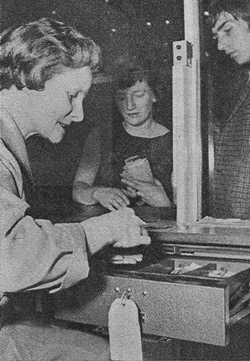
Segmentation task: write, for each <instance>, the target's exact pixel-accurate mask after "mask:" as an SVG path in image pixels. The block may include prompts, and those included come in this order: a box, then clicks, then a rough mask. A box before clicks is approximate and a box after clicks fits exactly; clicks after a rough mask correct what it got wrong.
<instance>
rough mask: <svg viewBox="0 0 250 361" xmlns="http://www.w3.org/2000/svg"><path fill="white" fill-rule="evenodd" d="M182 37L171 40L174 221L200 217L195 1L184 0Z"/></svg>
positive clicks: (196, 3)
mask: <svg viewBox="0 0 250 361" xmlns="http://www.w3.org/2000/svg"><path fill="white" fill-rule="evenodd" d="M184 22H185V40H183V41H178V42H174V43H173V47H174V48H173V54H174V66H173V137H174V149H173V151H174V176H173V185H174V188H176V193H177V196H176V200H177V225H178V226H179V227H182V226H186V225H188V224H190V223H194V222H196V221H197V220H199V219H200V217H201V169H202V150H201V132H200V129H201V125H200V43H199V1H198V0H184Z"/></svg>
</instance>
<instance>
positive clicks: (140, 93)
mask: <svg viewBox="0 0 250 361" xmlns="http://www.w3.org/2000/svg"><path fill="white" fill-rule="evenodd" d="M145 93H146V92H145V90H142V91H139V92H135V94H134V95H135V96H136V97H138V98H142V97H143V96H144V95H145Z"/></svg>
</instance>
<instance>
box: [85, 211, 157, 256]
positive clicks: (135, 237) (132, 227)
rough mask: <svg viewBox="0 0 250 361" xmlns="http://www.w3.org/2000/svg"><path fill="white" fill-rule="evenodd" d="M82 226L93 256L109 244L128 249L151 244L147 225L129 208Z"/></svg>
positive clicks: (94, 219) (89, 221)
mask: <svg viewBox="0 0 250 361" xmlns="http://www.w3.org/2000/svg"><path fill="white" fill-rule="evenodd" d="M81 224H82V226H83V228H84V231H85V234H86V237H87V243H88V248H89V251H90V253H91V254H94V253H95V252H97V251H99V250H100V249H101V248H102V247H103V246H105V245H108V244H110V245H111V244H113V246H114V247H123V248H128V247H136V246H139V245H148V244H150V242H151V240H150V238H149V236H148V233H147V231H146V229H145V228H143V225H144V224H145V223H144V222H143V221H142V220H141V219H140V218H139V217H137V216H136V215H135V213H134V211H133V209H131V208H128V207H127V208H123V209H119V210H118V211H114V212H110V213H108V214H104V215H102V216H99V217H93V218H89V219H87V220H86V221H83V222H81Z"/></svg>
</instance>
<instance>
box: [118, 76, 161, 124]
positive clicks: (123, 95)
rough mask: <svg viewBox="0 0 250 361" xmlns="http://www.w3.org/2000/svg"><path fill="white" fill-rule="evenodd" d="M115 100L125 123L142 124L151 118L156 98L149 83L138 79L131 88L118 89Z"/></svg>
mask: <svg viewBox="0 0 250 361" xmlns="http://www.w3.org/2000/svg"><path fill="white" fill-rule="evenodd" d="M115 101H116V104H117V107H118V109H119V111H120V113H121V115H122V116H123V119H124V121H125V123H127V124H128V125H132V126H140V125H142V124H144V123H145V122H146V121H147V120H149V119H151V117H152V106H153V103H154V102H155V101H156V99H155V95H154V93H153V91H152V90H151V89H150V87H149V85H148V83H147V82H146V81H145V80H142V81H139V80H137V82H136V83H135V85H133V86H131V87H130V88H127V89H118V90H117V91H116V94H115Z"/></svg>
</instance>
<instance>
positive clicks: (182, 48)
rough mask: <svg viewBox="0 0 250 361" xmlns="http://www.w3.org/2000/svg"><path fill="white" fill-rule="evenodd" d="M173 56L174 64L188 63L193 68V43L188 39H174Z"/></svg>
mask: <svg viewBox="0 0 250 361" xmlns="http://www.w3.org/2000/svg"><path fill="white" fill-rule="evenodd" d="M173 56H174V59H173V62H174V66H175V65H187V66H189V67H190V68H191V67H192V58H193V44H191V43H190V42H189V41H186V40H181V41H174V42H173Z"/></svg>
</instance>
